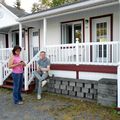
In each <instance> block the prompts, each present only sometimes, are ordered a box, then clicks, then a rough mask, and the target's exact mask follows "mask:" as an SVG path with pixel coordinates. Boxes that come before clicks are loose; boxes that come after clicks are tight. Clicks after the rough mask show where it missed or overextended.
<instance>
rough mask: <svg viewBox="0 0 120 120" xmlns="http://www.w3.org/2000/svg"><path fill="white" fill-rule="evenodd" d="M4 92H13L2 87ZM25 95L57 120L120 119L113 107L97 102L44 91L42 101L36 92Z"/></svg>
mask: <svg viewBox="0 0 120 120" xmlns="http://www.w3.org/2000/svg"><path fill="white" fill-rule="evenodd" d="M3 93H4V94H11V90H5V89H1V88H0V94H3ZM23 96H24V99H25V101H27V103H33V104H35V105H34V106H33V109H34V110H37V111H39V112H41V111H45V112H48V113H49V114H50V115H51V116H53V117H54V118H55V119H56V120H120V115H118V114H117V113H116V112H115V111H114V109H113V108H112V107H105V106H101V105H99V104H97V103H95V102H88V101H84V100H80V99H74V98H70V97H66V96H62V95H57V94H52V93H44V94H43V96H42V99H41V100H40V101H38V100H37V99H36V94H35V93H32V94H24V95H23ZM10 97H11V96H10Z"/></svg>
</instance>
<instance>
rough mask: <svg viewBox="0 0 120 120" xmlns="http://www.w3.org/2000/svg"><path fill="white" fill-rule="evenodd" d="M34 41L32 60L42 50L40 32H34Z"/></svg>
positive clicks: (32, 41) (32, 44)
mask: <svg viewBox="0 0 120 120" xmlns="http://www.w3.org/2000/svg"><path fill="white" fill-rule="evenodd" d="M31 33H32V39H31V57H30V58H31V59H32V57H34V56H35V55H36V53H37V52H38V51H39V50H40V45H39V44H40V43H39V30H36V29H33V30H32V32H31Z"/></svg>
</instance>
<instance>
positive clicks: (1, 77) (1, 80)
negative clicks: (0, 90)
mask: <svg viewBox="0 0 120 120" xmlns="http://www.w3.org/2000/svg"><path fill="white" fill-rule="evenodd" d="M1 85H3V71H2V63H1V62H0V86H1Z"/></svg>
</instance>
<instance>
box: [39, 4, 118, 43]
mask: <svg viewBox="0 0 120 120" xmlns="http://www.w3.org/2000/svg"><path fill="white" fill-rule="evenodd" d="M107 14H113V40H114V41H117V40H118V21H119V18H118V5H114V6H109V7H106V8H98V9H95V10H89V11H84V12H79V13H74V14H68V15H63V16H60V17H54V18H48V19H47V41H46V44H47V45H50V44H52V45H53V44H54V45H55V44H60V43H61V26H60V23H61V22H65V21H71V20H77V19H82V18H84V19H87V20H89V19H90V17H94V16H102V15H107ZM40 24H41V25H40V30H41V35H40V36H41V43H43V42H42V41H43V25H42V24H43V23H42V22H40ZM89 24H90V22H88V24H85V42H89V41H90V29H89Z"/></svg>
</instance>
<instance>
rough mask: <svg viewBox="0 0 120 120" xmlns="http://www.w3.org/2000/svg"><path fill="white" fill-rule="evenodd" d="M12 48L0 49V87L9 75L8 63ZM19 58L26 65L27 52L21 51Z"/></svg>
mask: <svg viewBox="0 0 120 120" xmlns="http://www.w3.org/2000/svg"><path fill="white" fill-rule="evenodd" d="M12 49H13V48H1V49H0V52H1V53H0V55H1V59H0V85H3V82H4V81H5V80H6V78H7V77H8V76H9V75H10V74H11V72H12V70H11V69H9V68H8V61H9V57H10V56H11V55H12ZM21 57H22V58H23V60H24V61H25V62H26V63H27V62H28V55H27V51H25V50H22V53H21Z"/></svg>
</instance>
